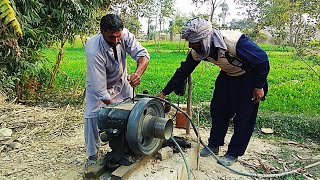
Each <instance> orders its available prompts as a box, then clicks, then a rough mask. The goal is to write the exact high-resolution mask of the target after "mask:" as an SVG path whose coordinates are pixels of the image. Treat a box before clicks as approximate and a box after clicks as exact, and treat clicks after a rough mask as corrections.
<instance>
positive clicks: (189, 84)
mask: <svg viewBox="0 0 320 180" xmlns="http://www.w3.org/2000/svg"><path fill="white" fill-rule="evenodd" d="M191 98H192V76H191V74H190V75H189V77H188V99H187V114H188V115H189V116H190V117H191V116H192V115H191V106H192V105H191ZM186 134H190V122H189V121H187V124H186Z"/></svg>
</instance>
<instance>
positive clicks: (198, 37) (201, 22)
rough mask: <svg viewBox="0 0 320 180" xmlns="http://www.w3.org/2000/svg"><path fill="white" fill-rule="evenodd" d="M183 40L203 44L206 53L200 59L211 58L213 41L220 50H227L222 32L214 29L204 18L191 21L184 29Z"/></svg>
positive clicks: (200, 55)
mask: <svg viewBox="0 0 320 180" xmlns="http://www.w3.org/2000/svg"><path fill="white" fill-rule="evenodd" d="M182 38H183V39H185V40H187V41H188V42H190V43H196V42H200V43H201V44H202V48H203V51H204V52H203V53H202V54H199V58H200V59H206V58H207V57H208V56H209V54H210V48H211V40H213V42H214V45H215V46H216V47H219V49H221V50H226V49H227V46H226V44H225V42H224V41H223V38H222V36H221V34H220V32H219V31H218V30H216V29H213V28H212V25H211V23H210V22H209V21H208V20H206V19H202V18H194V19H191V20H189V21H188V22H187V23H186V24H185V25H184V26H183V27H182ZM212 38H213V39H212Z"/></svg>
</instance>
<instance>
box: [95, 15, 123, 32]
mask: <svg viewBox="0 0 320 180" xmlns="http://www.w3.org/2000/svg"><path fill="white" fill-rule="evenodd" d="M122 29H123V22H122V20H121V19H120V17H119V16H118V15H115V14H107V15H105V16H103V17H102V18H101V21H100V30H101V31H104V32H116V31H121V30H122Z"/></svg>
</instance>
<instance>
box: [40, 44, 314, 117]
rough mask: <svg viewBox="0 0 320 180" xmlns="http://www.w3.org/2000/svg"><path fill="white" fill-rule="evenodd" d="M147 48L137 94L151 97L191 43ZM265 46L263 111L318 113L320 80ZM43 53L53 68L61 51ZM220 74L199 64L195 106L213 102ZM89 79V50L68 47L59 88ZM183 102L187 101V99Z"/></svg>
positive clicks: (284, 52) (288, 55)
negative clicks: (146, 61) (266, 83)
mask: <svg viewBox="0 0 320 180" xmlns="http://www.w3.org/2000/svg"><path fill="white" fill-rule="evenodd" d="M143 45H144V46H145V47H146V48H147V49H148V50H149V52H150V55H151V61H150V65H149V67H148V69H147V71H146V73H145V74H144V76H143V78H142V82H141V85H140V86H139V87H138V88H136V92H137V93H141V92H142V91H143V90H148V91H149V92H150V94H152V95H155V94H157V93H159V92H160V91H161V90H162V88H163V87H164V86H165V85H166V83H167V82H168V81H169V80H170V78H171V76H172V75H173V74H174V72H175V70H176V69H177V68H178V67H179V65H180V62H181V61H183V60H184V59H185V57H186V54H187V51H188V49H187V44H186V43H185V42H184V41H182V42H181V43H180V46H179V42H169V41H168V42H161V43H160V44H155V43H154V42H153V41H150V42H143ZM179 47H180V50H179ZM261 47H262V48H263V49H265V50H266V52H267V54H268V56H269V61H270V66H271V70H270V74H269V77H268V80H269V94H268V97H267V101H265V102H263V103H261V111H266V112H270V111H277V112H290V113H305V114H314V113H316V114H318V113H319V109H320V83H319V77H318V76H317V75H316V74H315V73H314V72H312V71H311V70H310V68H309V67H308V66H307V65H306V64H305V63H304V62H302V61H301V60H296V59H294V57H293V54H292V51H293V50H292V49H290V48H286V49H284V48H282V47H277V46H273V45H269V44H262V45H261ZM156 50H158V51H159V52H156ZM179 51H180V52H179ZM43 53H44V55H45V56H46V57H47V58H48V59H49V61H50V62H51V63H52V64H51V65H53V64H54V63H55V60H56V57H57V54H58V50H57V49H54V48H53V49H45V50H43ZM308 63H309V64H311V65H312V66H313V67H314V68H315V69H319V65H315V64H312V62H308ZM135 68H136V64H135V62H134V61H133V60H132V59H131V58H128V72H129V73H131V72H134V70H135ZM218 72H219V68H218V67H215V66H213V65H212V64H211V63H207V62H201V63H200V64H199V66H198V67H197V68H196V70H195V71H194V73H193V75H192V78H193V94H192V95H193V99H192V100H193V103H195V104H196V103H200V102H209V101H210V100H211V96H212V92H213V88H214V81H215V78H216V76H217V74H218ZM85 76H86V64H85V51H84V48H83V46H82V43H81V42H77V43H76V44H75V45H70V44H68V45H67V47H66V49H65V54H64V60H63V63H62V64H61V66H60V71H59V73H58V77H57V79H56V83H55V88H58V89H61V90H62V91H63V90H65V91H68V90H71V89H77V91H79V90H80V91H81V90H82V89H84V84H85ZM169 98H170V99H172V100H173V101H176V100H177V96H176V95H175V94H174V93H172V94H171V95H170V96H169ZM181 99H182V102H185V101H186V97H183V98H181Z"/></svg>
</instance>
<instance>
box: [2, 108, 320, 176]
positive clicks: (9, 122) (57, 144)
mask: <svg viewBox="0 0 320 180" xmlns="http://www.w3.org/2000/svg"><path fill="white" fill-rule="evenodd" d="M82 117H83V110H82V109H75V108H72V107H69V106H68V107H64V108H49V107H27V106H23V105H14V104H0V129H4V128H8V129H11V130H12V131H13V133H12V135H11V136H10V137H6V138H1V137H0V179H32V180H34V179H41V180H42V179H47V180H51V179H65V180H70V179H82V173H83V167H84V162H85V156H84V155H85V150H84V139H83V125H82V123H83V119H82ZM200 134H201V138H202V139H203V140H204V141H205V140H206V139H207V137H208V135H209V129H208V128H203V129H201V132H200ZM229 139H230V133H228V136H227V138H226V144H227V143H228V141H229ZM13 144H15V145H16V146H13ZM226 148H227V146H224V147H222V153H221V155H223V152H225V151H226ZM106 149H107V147H106V146H104V148H103V151H105V150H106ZM319 149H320V147H319V145H317V144H309V145H303V144H298V143H295V142H290V141H287V142H286V143H283V142H282V143H281V142H272V141H268V140H264V139H258V138H252V140H251V142H250V144H249V147H248V149H247V152H246V154H245V156H243V157H241V158H240V159H239V162H237V163H236V164H234V165H233V166H232V167H233V168H234V169H237V170H239V171H246V172H249V171H252V170H259V171H265V172H267V173H278V172H283V171H284V170H286V169H288V170H291V169H293V168H294V167H295V166H297V164H296V162H297V161H299V162H301V161H302V163H301V164H302V165H306V164H310V163H309V162H307V161H306V159H309V160H310V159H311V158H313V159H312V160H313V161H311V162H314V161H316V160H317V159H316V158H319V160H320V155H319V154H320V153H319V152H320V150H319ZM281 152H285V153H289V154H288V156H289V157H288V159H287V160H288V161H286V159H282V156H281ZM290 153H291V154H290ZM292 157H294V158H293V159H292ZM319 160H318V161H319ZM179 161H182V160H181V159H179ZM272 161H277V162H278V163H282V168H279V167H275V166H274V165H273V164H272V163H271V162H272ZM292 164H294V165H292ZM291 165H292V166H291ZM150 168H151V171H160V170H161V167H157V166H156V164H154V166H152V167H143V169H141V171H139V172H140V173H141V174H138V175H135V176H136V177H145V178H144V179H150V178H148V175H146V174H148V173H149V174H150V173H151V172H150V171H149V170H150ZM162 169H163V168H162ZM317 172H318V173H317ZM319 172H320V168H319V167H315V168H312V169H310V172H309V171H308V170H307V171H305V172H304V173H303V174H302V176H304V177H308V178H313V179H314V178H315V179H319V178H320V175H319ZM192 174H193V176H192V177H193V179H199V180H203V179H249V178H247V177H241V176H239V175H236V174H234V173H232V172H230V171H229V170H227V169H225V168H223V167H222V166H221V165H218V164H217V163H216V161H215V160H214V159H213V158H212V157H208V158H201V159H200V170H199V171H196V170H193V171H192ZM163 178H164V179H165V176H163V177H162V178H161V179H163ZM140 179H141V178H140ZM158 179H159V178H158Z"/></svg>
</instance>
